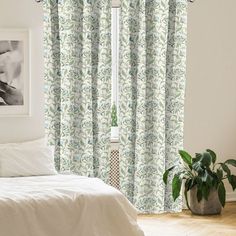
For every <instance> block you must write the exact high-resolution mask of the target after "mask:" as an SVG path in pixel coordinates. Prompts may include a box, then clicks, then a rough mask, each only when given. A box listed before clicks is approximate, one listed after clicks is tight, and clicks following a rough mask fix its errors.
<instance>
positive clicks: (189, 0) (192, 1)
mask: <svg viewBox="0 0 236 236" xmlns="http://www.w3.org/2000/svg"><path fill="white" fill-rule="evenodd" d="M42 1H43V0H35V2H37V3H39V2H42ZM187 1H188V2H191V3H194V2H195V0H187Z"/></svg>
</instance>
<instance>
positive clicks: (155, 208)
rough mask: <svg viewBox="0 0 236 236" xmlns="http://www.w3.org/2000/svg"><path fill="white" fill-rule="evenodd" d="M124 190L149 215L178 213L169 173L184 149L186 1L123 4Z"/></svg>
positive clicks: (146, 0)
mask: <svg viewBox="0 0 236 236" xmlns="http://www.w3.org/2000/svg"><path fill="white" fill-rule="evenodd" d="M120 18H121V22H120V24H121V35H120V74H119V87H120V105H119V109H120V111H119V121H120V123H119V126H120V181H121V183H120V186H121V191H122V192H123V193H124V194H125V195H126V196H127V197H128V199H129V200H130V201H131V202H132V203H133V204H134V205H135V206H136V207H137V208H138V209H139V210H140V211H141V212H144V213H161V212H166V211H171V212H177V211H180V210H181V208H182V200H181V199H178V200H177V201H176V202H173V198H172V194H171V186H170V184H169V185H168V186H164V183H163V180H162V175H163V173H164V171H165V169H166V168H169V167H171V166H172V165H175V164H179V165H180V166H181V163H180V159H179V157H178V150H179V149H182V146H183V124H184V96H185V69H186V68H185V67H186V66H185V64H186V37H187V36H186V31H187V1H186V0H124V1H121V17H120Z"/></svg>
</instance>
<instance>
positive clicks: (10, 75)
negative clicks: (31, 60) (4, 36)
mask: <svg viewBox="0 0 236 236" xmlns="http://www.w3.org/2000/svg"><path fill="white" fill-rule="evenodd" d="M23 63H24V50H23V41H14V40H11V41H10V40H8V41H7V40H5V41H4V40H1V41H0V106H12V105H15V106H16V105H17V106H20V105H24V96H23V94H24V78H23V73H22V71H23Z"/></svg>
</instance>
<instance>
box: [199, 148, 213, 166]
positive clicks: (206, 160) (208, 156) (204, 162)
mask: <svg viewBox="0 0 236 236" xmlns="http://www.w3.org/2000/svg"><path fill="white" fill-rule="evenodd" d="M211 162H212V157H211V154H210V153H209V152H204V153H203V156H202V159H201V163H202V165H203V166H206V167H209V166H210V165H211Z"/></svg>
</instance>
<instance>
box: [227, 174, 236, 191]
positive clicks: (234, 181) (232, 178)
mask: <svg viewBox="0 0 236 236" xmlns="http://www.w3.org/2000/svg"><path fill="white" fill-rule="evenodd" d="M228 181H229V183H230V184H231V186H232V189H233V191H234V190H235V189H236V176H235V175H230V176H228Z"/></svg>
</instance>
